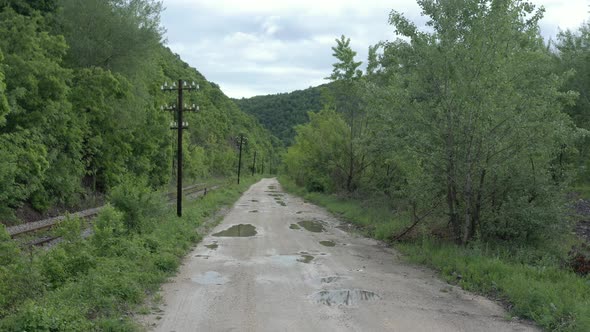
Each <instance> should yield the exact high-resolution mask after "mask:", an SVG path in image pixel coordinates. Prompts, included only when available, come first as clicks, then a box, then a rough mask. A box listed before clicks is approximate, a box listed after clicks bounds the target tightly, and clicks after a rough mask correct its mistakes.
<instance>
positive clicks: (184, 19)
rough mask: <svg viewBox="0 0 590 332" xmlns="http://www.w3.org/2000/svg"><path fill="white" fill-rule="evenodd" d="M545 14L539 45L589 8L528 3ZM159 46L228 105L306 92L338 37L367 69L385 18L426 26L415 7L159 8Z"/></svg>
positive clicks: (219, 2)
mask: <svg viewBox="0 0 590 332" xmlns="http://www.w3.org/2000/svg"><path fill="white" fill-rule="evenodd" d="M532 2H533V3H534V4H536V5H542V6H543V7H545V15H544V18H543V20H542V21H541V23H540V28H541V33H542V35H543V36H544V38H545V39H546V40H548V39H555V36H556V35H557V33H558V31H559V30H560V29H561V30H565V29H570V30H576V29H577V28H578V27H579V26H580V25H581V24H582V23H583V22H584V21H585V20H587V19H588V17H589V16H590V14H589V11H590V0H532ZM163 3H164V7H165V9H164V12H163V13H162V16H161V22H162V25H163V27H164V28H165V29H166V34H165V38H166V45H167V46H168V47H170V49H171V50H172V51H173V52H175V53H177V54H179V55H180V57H181V58H182V59H183V60H184V61H185V62H187V63H188V64H189V65H191V66H192V67H195V68H196V69H197V70H198V71H199V72H201V74H203V75H204V76H205V77H206V78H207V80H209V81H212V82H215V83H217V84H219V85H220V87H221V89H222V90H223V92H224V93H225V94H226V95H228V96H230V97H232V98H242V97H245V98H248V97H252V96H255V95H266V94H275V93H282V92H291V91H294V90H302V89H306V88H308V87H310V86H317V85H320V84H323V83H327V82H328V81H327V80H325V79H324V78H325V77H327V76H329V75H330V73H331V72H332V64H333V63H334V62H335V59H334V58H333V56H332V49H331V47H332V46H334V45H335V44H336V42H335V39H336V38H339V37H340V36H341V35H345V36H346V37H349V38H350V39H351V43H350V44H351V47H352V48H353V50H355V51H356V52H357V58H356V60H357V61H363V64H365V63H366V59H367V50H368V47H369V46H370V45H374V44H376V43H377V42H379V41H384V40H390V41H392V40H395V39H396V35H395V34H394V32H393V27H391V26H390V25H389V24H388V23H387V21H388V17H389V13H390V12H391V10H393V9H394V10H396V11H398V12H400V13H403V14H404V16H405V17H406V18H408V19H410V20H411V21H413V22H414V23H415V24H416V25H417V26H419V27H420V26H423V25H424V23H425V22H426V21H427V19H426V18H425V17H423V16H421V15H420V7H419V6H418V5H417V3H416V1H415V0H396V1H385V0H336V1H334V0H313V1H312V0H256V1H247V0H242V1H240V0H163Z"/></svg>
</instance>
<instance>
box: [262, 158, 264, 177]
mask: <svg viewBox="0 0 590 332" xmlns="http://www.w3.org/2000/svg"><path fill="white" fill-rule="evenodd" d="M262 174H264V157H262Z"/></svg>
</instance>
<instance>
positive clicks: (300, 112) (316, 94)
mask: <svg viewBox="0 0 590 332" xmlns="http://www.w3.org/2000/svg"><path fill="white" fill-rule="evenodd" d="M325 86H326V85H321V86H317V87H310V88H308V89H305V90H296V91H293V92H289V93H279V94H274V95H266V96H255V97H252V98H242V99H233V101H234V102H235V103H236V104H237V105H238V106H239V107H240V109H241V110H242V111H244V112H246V113H248V114H251V115H253V116H255V117H256V118H257V119H258V121H260V123H261V124H262V125H263V126H264V127H266V128H267V129H268V130H270V132H271V133H272V134H273V135H275V136H276V137H278V138H279V139H280V140H281V141H283V143H284V144H285V145H291V144H292V143H293V139H294V138H295V129H294V127H295V126H297V125H300V124H304V123H307V122H308V121H309V117H308V116H307V112H309V111H314V112H316V111H319V110H321V108H322V102H321V90H322V88H323V87H325Z"/></svg>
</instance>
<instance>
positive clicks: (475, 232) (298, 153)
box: [281, 0, 590, 331]
mask: <svg viewBox="0 0 590 332" xmlns="http://www.w3.org/2000/svg"><path fill="white" fill-rule="evenodd" d="M418 4H419V5H420V7H421V8H422V14H423V15H424V16H425V17H426V20H427V26H428V29H422V28H420V27H419V26H417V25H416V24H415V23H414V22H412V21H410V20H409V19H407V18H406V17H404V15H402V14H401V13H399V12H397V11H395V10H393V11H391V12H390V15H389V23H390V24H391V26H392V28H393V30H394V31H395V33H396V34H397V36H392V38H391V41H387V42H381V43H378V44H376V45H374V46H371V47H370V48H369V52H368V53H369V58H368V61H367V64H366V67H365V68H364V70H363V68H362V67H361V64H362V63H361V61H357V60H356V59H355V56H356V52H355V51H354V50H353V49H352V48H351V47H350V39H348V38H346V37H345V36H342V37H341V38H339V39H337V40H336V45H335V46H334V47H333V48H332V50H333V55H334V57H335V58H336V63H335V64H334V66H333V72H332V74H331V75H330V76H329V78H330V79H331V80H332V82H331V83H330V84H329V85H327V87H326V88H325V89H324V90H323V92H322V93H323V96H322V98H321V100H322V101H323V107H322V110H320V111H318V112H310V113H309V122H308V123H305V124H301V125H298V126H296V127H295V132H296V136H295V139H294V143H293V144H292V145H291V146H290V147H289V148H288V151H287V153H286V154H285V157H284V177H283V178H282V181H281V182H282V183H283V185H284V186H285V187H286V188H288V189H289V190H291V191H294V192H296V193H299V194H300V195H303V196H304V197H305V198H306V199H309V200H311V201H313V202H316V203H318V204H320V205H323V206H326V207H327V208H328V209H330V210H331V211H332V212H335V213H337V214H339V215H342V216H343V217H344V218H345V219H347V220H349V221H351V222H353V223H354V224H355V225H357V226H358V227H359V229H360V230H361V231H362V232H364V233H366V234H367V235H369V236H372V237H375V238H377V239H380V240H383V241H386V242H388V243H391V244H393V245H394V246H395V247H396V248H398V249H399V250H400V251H402V252H403V253H405V254H406V255H407V257H408V258H409V259H410V260H412V261H414V262H419V263H423V264H427V265H429V266H432V267H434V268H436V269H438V270H439V271H440V272H441V274H442V275H443V276H444V277H445V278H446V279H447V280H449V281H451V282H454V283H457V284H459V285H461V286H462V287H464V288H466V289H468V290H473V291H476V292H480V293H483V294H486V295H488V296H491V297H493V298H496V299H499V300H501V301H503V302H505V304H506V305H507V306H508V308H509V309H510V312H511V314H513V315H517V316H519V317H524V318H528V319H532V320H534V321H536V322H537V323H538V324H539V325H540V326H542V327H544V328H546V329H548V330H557V331H588V330H590V319H589V317H590V278H589V277H588V271H589V270H590V268H589V267H590V250H588V248H589V247H588V244H584V243H583V239H582V238H580V237H577V236H576V235H574V234H573V232H574V224H575V223H576V222H578V221H579V220H580V219H581V216H579V215H577V212H580V209H578V210H576V209H575V208H573V207H572V206H576V205H574V204H573V202H572V197H574V198H575V199H576V202H578V201H577V200H579V199H581V200H583V199H584V198H587V195H588V190H587V188H588V183H590V177H589V176H588V174H589V173H588V169H589V168H588V161H589V160H590V158H589V155H588V146H589V145H588V137H589V136H588V133H589V131H588V129H590V126H589V125H588V124H589V122H588V116H587V114H588V112H590V109H589V106H588V105H589V104H588V98H587V91H588V89H589V88H590V81H589V80H588V72H589V71H590V67H589V62H588V58H589V57H590V49H589V45H590V34H589V32H588V31H589V25H588V23H584V25H583V26H582V27H580V28H579V29H578V30H577V31H563V32H561V33H560V34H559V35H558V37H557V40H556V41H554V42H553V43H552V44H551V45H550V47H548V45H547V44H545V43H544V41H543V38H542V37H541V35H540V32H539V31H540V29H539V21H540V19H541V18H542V17H543V13H544V9H543V8H536V7H535V5H533V4H532V3H530V2H527V1H513V0H505V1H488V0H461V1H418ZM400 36H401V37H402V38H399V37H400ZM582 205H584V206H587V204H582ZM582 212H583V211H582ZM589 216H590V215H586V216H585V217H583V218H586V219H583V218H582V220H587V219H588V218H589Z"/></svg>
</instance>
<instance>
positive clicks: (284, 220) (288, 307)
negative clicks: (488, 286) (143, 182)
mask: <svg viewBox="0 0 590 332" xmlns="http://www.w3.org/2000/svg"><path fill="white" fill-rule="evenodd" d="M238 225H239V226H238ZM339 225H340V223H339V221H338V220H337V219H336V218H335V217H333V216H331V215H330V214H328V213H327V212H326V211H325V210H324V209H322V208H319V207H317V206H315V205H312V204H309V203H306V202H304V201H303V200H302V199H300V198H298V197H294V196H291V195H288V194H285V193H283V192H282V190H281V189H280V185H279V184H278V182H277V181H276V180H275V179H264V180H262V181H260V182H258V183H257V184H255V185H253V186H252V187H251V188H250V189H249V190H248V191H247V192H246V193H245V194H244V195H243V196H242V197H241V198H240V199H239V201H238V202H237V203H236V204H235V206H234V207H233V208H232V209H231V210H230V212H229V213H228V214H227V215H226V217H225V219H224V220H223V222H222V223H221V224H220V225H218V226H217V227H216V228H215V229H214V230H213V232H212V233H211V235H209V236H207V237H206V238H205V239H204V240H203V242H202V243H201V244H199V246H198V247H196V248H195V250H193V252H192V253H191V254H190V256H189V257H187V259H186V260H185V263H184V265H183V266H182V268H181V271H180V273H179V274H178V275H177V277H175V278H174V279H173V280H171V282H170V283H168V284H166V285H164V287H163V302H164V304H163V305H162V306H161V307H162V309H163V312H161V313H160V314H155V315H154V316H152V318H151V321H150V322H148V323H147V324H148V325H151V327H150V330H155V331H166V332H169V331H176V332H181V331H534V330H536V329H535V328H534V327H531V326H530V325H525V324H523V323H518V322H511V321H507V320H506V313H505V312H504V310H502V308H501V307H500V306H498V305H497V304H496V303H494V302H492V301H489V300H487V299H485V298H482V297H480V296H476V295H473V294H469V293H466V292H464V291H462V290H460V289H459V288H457V287H454V286H450V285H448V284H447V283H445V282H442V281H440V280H438V279H437V278H436V277H435V276H434V274H433V272H432V271H430V270H428V269H424V268H419V267H415V266H411V265H409V264H406V263H403V261H402V260H401V259H400V258H399V257H398V254H396V252H395V251H394V250H391V249H388V248H385V247H384V246H383V245H381V244H379V243H378V242H376V241H374V240H371V239H366V238H362V237H360V236H357V235H351V234H349V233H347V232H345V231H343V230H341V229H340V228H338V227H339Z"/></svg>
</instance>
